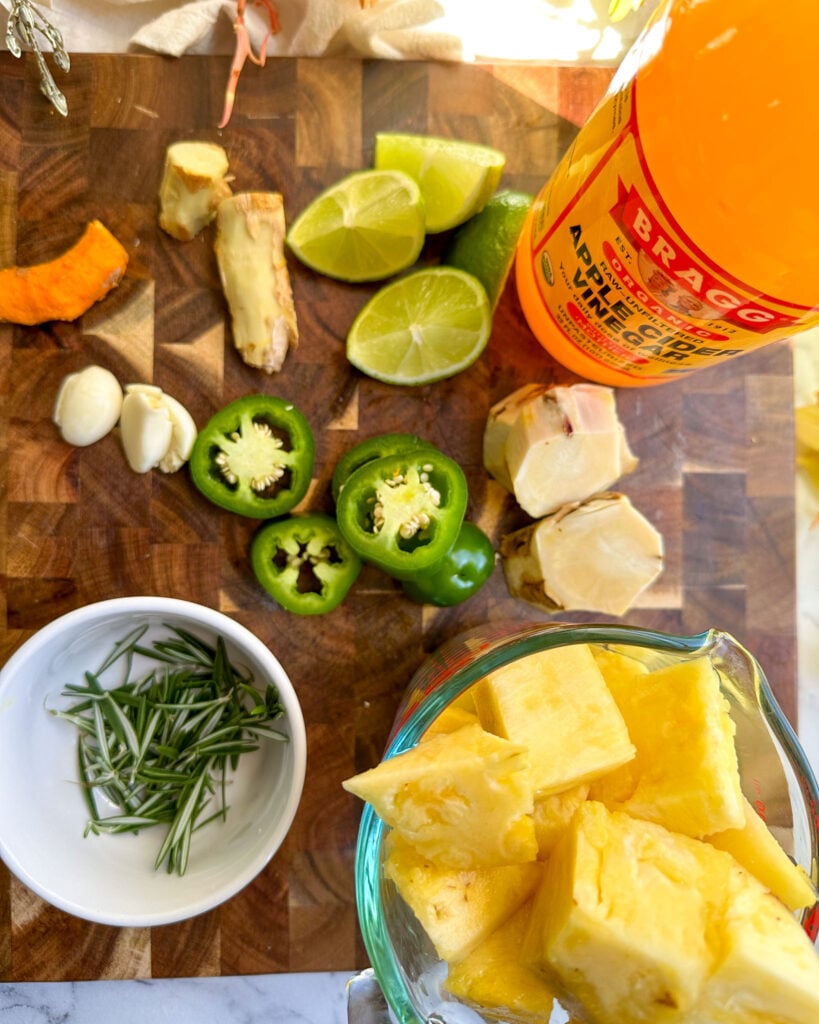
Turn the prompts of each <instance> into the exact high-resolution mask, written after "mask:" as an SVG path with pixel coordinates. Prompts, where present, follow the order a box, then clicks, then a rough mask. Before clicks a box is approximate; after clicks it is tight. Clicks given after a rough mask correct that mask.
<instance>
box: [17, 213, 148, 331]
mask: <svg viewBox="0 0 819 1024" xmlns="http://www.w3.org/2000/svg"><path fill="white" fill-rule="evenodd" d="M127 266H128V253H127V252H126V251H125V249H124V247H123V246H122V245H121V244H120V242H119V241H117V239H116V238H115V237H114V236H113V235H112V234H111V232H110V231H109V230H108V228H106V227H105V225H104V224H102V223H101V222H100V221H98V220H92V221H90V222H89V224H87V225H86V228H85V231H84V232H83V234H82V235H81V237H80V238H79V239H78V240H77V241H76V242H75V243H74V245H72V246H71V247H70V248H69V249H67V250H66V251H65V252H64V253H63V254H62V255H61V256H57V257H56V258H55V259H53V260H49V261H48V262H47V263H38V264H35V265H34V266H30V267H6V268H5V269H3V270H0V320H5V321H8V322H11V323H15V324H25V325H26V326H31V325H32V324H42V323H45V322H46V321H47V320H76V319H77V318H78V317H80V316H82V314H83V313H85V312H86V311H87V310H89V309H90V308H91V306H93V305H94V303H95V302H99V300H100V299H102V298H104V297H105V296H106V295H107V294H108V292H110V291H111V289H112V288H115V287H116V286H117V285H118V284H119V282H120V281H121V280H122V277H123V275H124V274H125V268H126V267H127Z"/></svg>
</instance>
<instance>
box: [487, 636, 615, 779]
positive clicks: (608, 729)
mask: <svg viewBox="0 0 819 1024" xmlns="http://www.w3.org/2000/svg"><path fill="white" fill-rule="evenodd" d="M474 691H475V704H476V706H477V708H478V717H479V718H480V721H481V724H482V725H483V727H484V728H485V729H487V730H489V731H490V732H493V733H496V734H497V735H498V736H503V737H505V738H506V739H508V740H511V741H512V742H513V743H517V744H520V745H521V746H522V747H525V748H527V749H528V751H529V761H530V770H531V777H532V786H533V789H534V791H535V793H536V794H538V795H548V794H549V793H559V792H561V791H562V790H565V789H570V788H571V787H572V786H577V785H579V784H580V783H582V782H587V781H589V780H590V779H593V778H596V777H597V776H599V775H603V774H604V773H606V772H609V771H611V770H612V769H614V768H617V767H618V766H620V765H622V764H625V763H626V762H627V761H629V760H630V759H631V758H632V757H633V756H634V747H633V746H632V744H631V741H630V740H629V736H628V732H627V730H626V726H625V723H624V722H623V717H622V715H621V714H620V712H619V711H618V710H617V705H616V704H615V702H614V700H613V698H612V696H611V693H610V692H609V690H608V688H607V687H606V684H605V681H604V679H603V676H602V674H601V673H600V669H599V668H598V667H597V665H596V664H595V661H594V658H593V656H592V653H591V650H590V649H589V647H588V646H587V645H586V644H577V645H572V646H567V647H560V648H555V649H553V650H548V651H539V652H537V653H535V654H530V655H528V656H527V657H525V658H521V659H519V660H518V661H514V662H512V663H511V664H509V665H504V666H503V667H502V668H499V669H497V670H496V671H495V672H492V673H491V675H489V676H487V677H486V678H485V679H481V680H480V681H479V682H477V683H476V684H475V686H474Z"/></svg>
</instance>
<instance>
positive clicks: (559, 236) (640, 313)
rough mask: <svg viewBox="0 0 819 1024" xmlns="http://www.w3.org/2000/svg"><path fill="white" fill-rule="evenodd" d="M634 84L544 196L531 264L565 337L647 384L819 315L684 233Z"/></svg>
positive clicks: (603, 114)
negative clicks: (641, 120)
mask: <svg viewBox="0 0 819 1024" xmlns="http://www.w3.org/2000/svg"><path fill="white" fill-rule="evenodd" d="M615 84H616V83H614V82H613V83H612V86H613V87H614V86H615ZM633 90H634V84H633V82H631V83H626V84H625V85H623V86H622V87H621V88H620V89H618V90H617V91H616V92H614V93H610V95H609V97H608V99H607V101H606V102H605V103H604V105H603V106H602V108H601V109H600V110H599V111H598V113H597V114H596V115H595V116H596V118H597V123H596V126H593V125H591V124H590V126H589V131H588V137H587V133H586V130H585V129H584V131H581V132H580V134H579V135H578V137H577V139H576V140H575V143H574V145H573V146H572V148H571V149H570V150H569V152H568V153H567V154H566V156H565V157H564V160H563V162H562V163H561V165H560V166H559V167H558V169H557V171H556V172H555V174H554V175H553V176H552V179H551V180H550V182H549V183H548V184H547V185H546V187H545V188H544V190H543V191H542V192H541V194H540V195H539V196H538V197H537V199H536V200H535V205H534V216H533V219H532V236H531V259H532V270H533V273H534V278H535V282H536V287H537V289H538V292H539V294H540V297H541V300H542V302H543V304H544V306H545V307H546V309H547V310H548V312H549V315H550V316H551V318H552V320H553V321H554V324H555V325H556V326H557V328H558V329H559V330H560V332H561V333H562V334H563V335H564V337H565V338H567V339H568V340H569V341H570V342H571V343H572V344H573V345H574V346H575V347H576V348H577V349H579V350H580V351H582V352H583V353H584V354H585V355H586V356H587V357H590V358H591V359H593V360H595V361H596V362H597V363H598V364H599V365H600V366H601V367H605V368H606V369H614V370H617V371H618V372H619V373H621V374H625V375H627V376H630V377H632V378H634V379H635V380H637V381H645V382H648V381H659V380H669V379H673V378H674V377H679V376H683V375H685V374H688V373H691V372H693V371H694V370H697V369H700V368H703V367H706V366H710V365H713V364H714V363H717V362H720V361H722V360H723V359H727V358H730V357H732V356H737V355H740V354H741V353H743V352H746V351H748V350H750V349H752V348H756V347H758V346H760V345H763V344H767V343H768V342H770V341H774V340H777V339H778V338H781V337H785V336H787V335H790V334H793V333H795V332H796V331H797V330H802V329H804V328H806V327H808V326H811V325H812V324H814V323H817V322H819V312H817V311H812V310H810V309H809V308H807V307H804V306H796V305H793V304H790V303H787V302H784V301H781V300H779V299H776V298H774V297H772V296H768V295H761V294H759V292H758V291H756V290H755V289H753V288H751V287H749V286H748V285H747V284H744V283H743V282H741V281H739V280H737V279H735V278H734V277H732V276H731V274H729V273H727V272H726V271H725V270H723V269H722V268H720V267H718V266H717V265H715V264H714V263H713V262H712V261H711V260H710V259H709V258H708V256H707V254H706V253H703V252H702V251H700V250H699V249H698V247H697V246H696V244H695V243H694V241H692V239H690V238H688V237H687V236H686V234H685V233H684V231H683V230H682V229H681V228H680V227H679V225H678V224H677V223H676V222H675V220H674V217H673V215H672V214H671V212H670V211H669V210H667V209H666V208H665V205H664V203H663V199H662V196H661V195H659V194H658V191H657V189H656V187H655V186H654V183H653V181H652V179H651V175H650V172H649V169H648V168H647V166H646V161H645V159H644V156H643V153H642V150H641V147H640V138H639V134H638V131H637V124H636V118H635V116H634V110H633V102H632V100H633ZM606 119H610V121H608V123H609V124H610V125H611V129H612V130H611V134H610V136H609V139H608V144H607V145H605V144H601V138H600V134H601V133H600V131H599V125H600V122H601V121H603V123H604V124H605V123H606ZM605 141H606V140H605V139H603V140H602V142H603V143H605ZM595 144H597V149H596V151H594V152H593V151H592V147H593V146H595ZM590 164H591V166H589V165H590Z"/></svg>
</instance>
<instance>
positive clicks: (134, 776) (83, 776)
mask: <svg viewBox="0 0 819 1024" xmlns="http://www.w3.org/2000/svg"><path fill="white" fill-rule="evenodd" d="M166 628H167V629H169V630H170V633H171V635H170V636H168V637H166V638H164V639H161V640H154V641H153V643H152V644H151V645H150V646H145V645H143V644H142V643H141V640H142V638H143V637H144V635H145V632H146V630H147V629H148V626H147V624H146V625H142V626H138V627H137V628H135V629H134V630H132V631H131V632H130V633H128V634H127V636H125V637H123V638H122V639H121V640H119V641H118V642H117V643H116V644H115V645H114V647H113V649H112V651H111V653H110V654H109V655H108V657H107V658H105V660H104V661H103V663H102V665H100V667H99V668H98V669H97V670H96V671H95V672H86V673H85V674H84V678H85V682H84V683H82V684H77V685H74V684H71V685H68V686H66V687H65V689H64V690H63V696H65V697H72V698H75V699H76V701H75V703H74V704H72V705H71V707H69V708H68V709H67V710H65V711H57V710H53V711H52V712H51V713H52V714H53V715H55V716H56V717H58V718H62V719H65V720H66V721H68V722H71V723H73V724H74V725H75V726H76V727H77V729H78V731H79V737H78V743H77V763H78V767H79V777H80V783H81V785H82V791H83V795H84V797H85V802H86V806H87V808H88V814H89V819H88V824H87V825H86V828H85V834H86V835H89V834H95V835H99V834H101V833H107V834H115V833H121V832H139V831H140V830H141V829H144V828H148V827H151V826H156V825H164V826H165V828H166V831H165V837H164V839H163V841H162V843H161V845H160V847H159V852H158V853H157V855H156V862H155V867H156V868H157V869H158V868H160V867H161V866H162V864H163V863H165V865H166V867H167V870H168V871H169V872H174V871H175V872H176V873H177V874H180V875H182V874H184V872H185V870H186V868H187V866H188V858H189V854H190V845H191V837H192V835H193V833H194V832H195V831H196V830H197V829H199V828H201V827H202V826H203V825H206V824H207V823H208V822H209V821H213V820H214V819H216V818H220V817H221V818H222V819H224V818H225V817H226V816H227V812H228V802H227V791H226V790H227V776H228V772H229V771H233V770H235V769H236V766H237V764H238V761H239V758H240V756H241V755H242V754H245V753H249V752H250V751H253V750H258V748H259V746H260V743H261V741H262V740H263V739H270V740H277V741H287V740H288V736H287V734H286V733H284V732H282V731H280V730H279V729H275V728H272V727H271V725H270V723H271V722H272V721H275V720H276V719H278V718H281V717H282V716H283V715H284V707H283V706H282V704H281V702H280V700H279V693H278V690H277V689H276V687H275V686H273V685H272V684H271V683H268V685H267V687H266V688H265V691H264V693H261V692H259V690H258V689H256V687H255V686H254V681H253V676H252V674H250V673H246V674H245V673H242V672H240V671H239V669H238V668H236V667H235V666H234V665H233V664H232V663H231V661H230V659H229V657H228V653H227V649H226V647H225V642H224V640H223V638H222V637H217V639H216V643H215V645H213V646H212V645H211V644H208V643H206V642H205V641H203V640H201V639H200V638H199V637H197V636H195V635H194V634H193V633H190V632H188V631H187V630H183V629H178V628H176V627H173V626H167V627H166ZM137 656H141V658H142V659H143V662H142V664H144V662H145V660H147V662H148V663H149V664H150V668H149V669H148V670H147V671H144V672H143V674H141V675H139V676H138V677H136V678H135V672H134V664H135V659H136V658H137ZM115 666H118V667H119V668H120V673H121V681H120V682H119V683H118V684H117V685H115V686H113V687H111V688H110V689H109V688H106V687H105V686H104V685H103V682H102V676H103V675H104V674H105V673H106V672H109V671H111V670H112V669H114V667H115ZM217 789H218V791H219V794H220V799H219V801H218V802H217V801H215V800H214V796H215V794H216V792H217ZM98 794H102V795H103V796H104V797H105V798H106V799H107V800H109V801H110V802H111V803H112V804H114V805H115V807H117V808H119V812H120V813H118V814H113V815H110V814H109V815H103V814H101V813H100V810H99V807H98ZM214 803H217V809H216V810H211V808H212V804H214ZM208 811H210V813H206V812H208Z"/></svg>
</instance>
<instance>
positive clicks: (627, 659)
mask: <svg viewBox="0 0 819 1024" xmlns="http://www.w3.org/2000/svg"><path fill="white" fill-rule="evenodd" d="M591 652H592V656H593V658H594V660H595V661H596V662H597V667H598V668H599V669H600V671H601V672H602V673H603V678H604V679H605V680H606V685H607V686H608V688H609V689H610V690H611V691H612V693H616V692H617V691H616V690H615V687H617V688H618V690H619V689H622V687H624V686H628V685H629V684H630V683H631V680H632V679H633V678H634V677H635V676H644V675H645V674H646V672H648V668H647V666H646V665H645V663H644V662H642V661H640V660H639V658H638V656H635V655H633V654H631V653H630V652H629V649H628V647H600V646H598V645H597V644H592V645H591Z"/></svg>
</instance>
